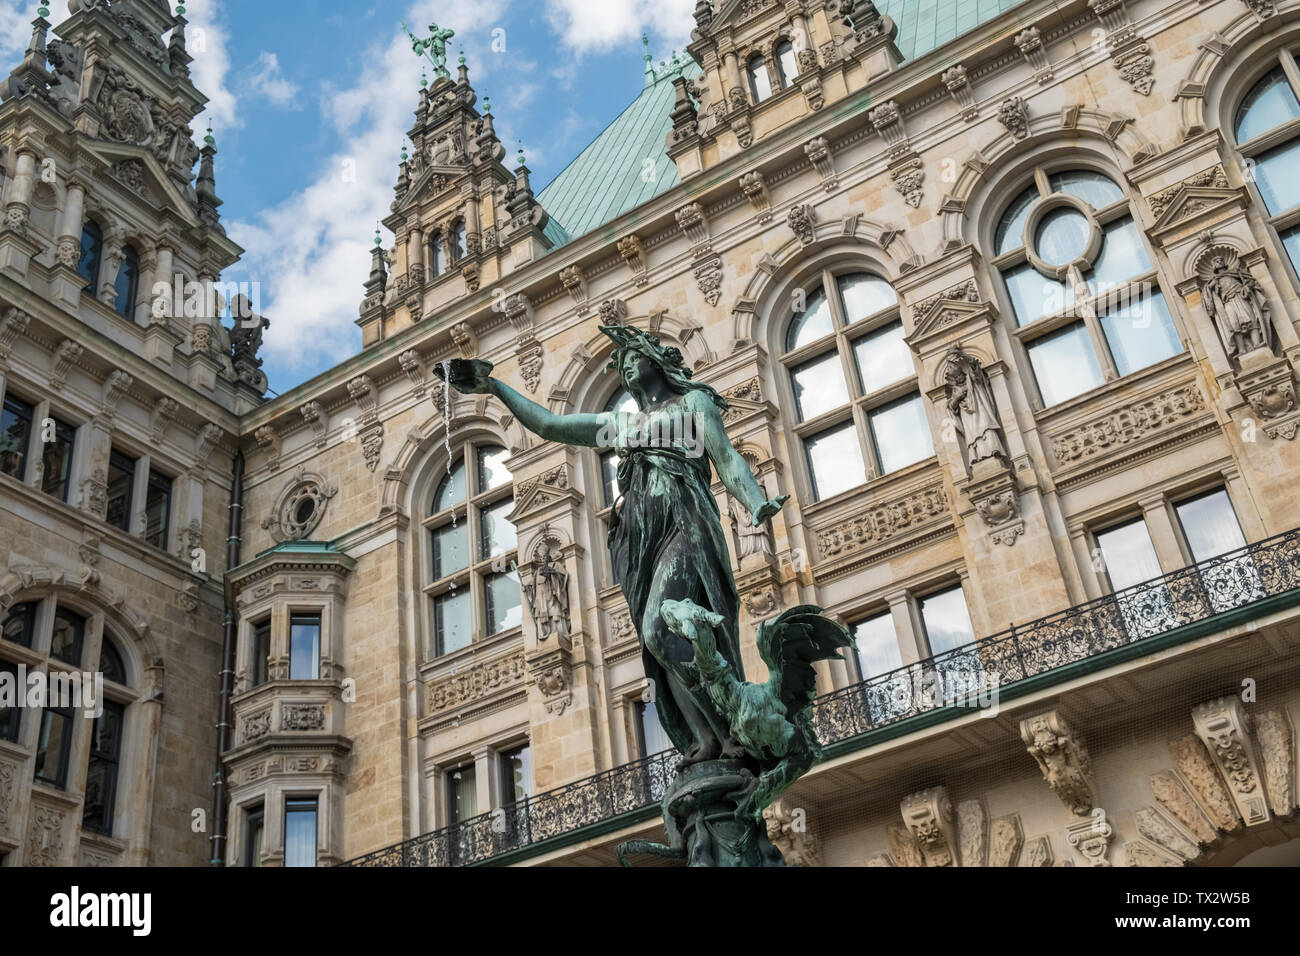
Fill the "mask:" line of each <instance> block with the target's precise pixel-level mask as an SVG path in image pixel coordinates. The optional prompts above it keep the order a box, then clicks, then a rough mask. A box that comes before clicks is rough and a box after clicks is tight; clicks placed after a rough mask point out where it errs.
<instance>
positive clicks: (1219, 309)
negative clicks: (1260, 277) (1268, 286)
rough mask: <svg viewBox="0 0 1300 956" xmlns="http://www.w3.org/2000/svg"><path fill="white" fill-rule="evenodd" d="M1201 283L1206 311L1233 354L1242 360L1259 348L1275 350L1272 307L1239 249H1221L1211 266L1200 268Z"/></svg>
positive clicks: (1230, 354)
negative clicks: (1245, 265)
mask: <svg viewBox="0 0 1300 956" xmlns="http://www.w3.org/2000/svg"><path fill="white" fill-rule="evenodd" d="M1200 287H1201V301H1202V302H1203V303H1205V311H1206V312H1207V313H1208V314H1209V316H1210V318H1212V319H1213V320H1214V324H1215V325H1216V326H1218V329H1219V334H1220V335H1221V336H1223V342H1224V345H1225V346H1226V347H1227V350H1228V356H1229V357H1230V358H1233V359H1238V360H1240V358H1241V356H1243V355H1245V354H1246V353H1247V352H1254V351H1257V350H1259V349H1268V350H1269V351H1270V352H1272V351H1273V320H1272V311H1273V310H1272V307H1271V306H1270V305H1269V304H1268V299H1267V297H1265V295H1264V289H1263V287H1261V286H1260V284H1259V282H1258V281H1257V280H1256V279H1255V277H1254V276H1253V275H1251V274H1250V272H1249V271H1248V270H1247V269H1245V268H1244V267H1243V266H1242V265H1241V260H1240V258H1239V257H1238V256H1237V254H1236V253H1232V252H1225V251H1222V250H1220V251H1217V252H1216V253H1215V254H1214V256H1213V257H1212V258H1211V259H1210V263H1209V268H1208V269H1207V268H1205V267H1202V268H1201V270H1200Z"/></svg>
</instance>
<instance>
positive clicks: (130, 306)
mask: <svg viewBox="0 0 1300 956" xmlns="http://www.w3.org/2000/svg"><path fill="white" fill-rule="evenodd" d="M139 288H140V253H138V252H136V251H135V246H130V245H127V246H123V247H122V264H121V265H120V266H118V269H117V278H116V279H115V280H114V281H113V289H114V291H115V292H116V293H117V296H116V298H115V299H114V300H113V308H114V310H116V312H117V314H118V315H123V316H126V317H127V318H128V319H129V318H132V317H133V313H134V312H135V297H136V293H137V292H138V291H139Z"/></svg>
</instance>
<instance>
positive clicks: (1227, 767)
mask: <svg viewBox="0 0 1300 956" xmlns="http://www.w3.org/2000/svg"><path fill="white" fill-rule="evenodd" d="M1192 722H1193V723H1194V724H1195V726H1196V735H1197V736H1198V737H1200V738H1201V741H1202V742H1203V743H1204V744H1205V747H1206V750H1207V751H1208V752H1209V754H1210V759H1211V760H1213V761H1214V765H1215V766H1216V767H1217V768H1218V770H1219V773H1220V774H1222V776H1223V779H1224V781H1225V782H1226V783H1227V784H1228V793H1229V794H1230V795H1231V797H1232V799H1233V802H1234V803H1235V804H1236V807H1237V812H1238V813H1240V814H1241V818H1242V819H1243V820H1244V821H1245V822H1246V826H1248V827H1251V826H1257V825H1259V824H1261V823H1268V822H1269V820H1271V819H1272V815H1271V814H1270V813H1269V809H1268V796H1267V794H1266V793H1265V792H1264V780H1263V776H1262V774H1261V764H1260V760H1259V757H1258V755H1257V754H1256V753H1255V744H1254V741H1253V740H1251V737H1250V724H1249V718H1248V716H1247V714H1246V712H1245V710H1244V709H1243V708H1242V706H1241V700H1240V699H1239V698H1238V697H1235V696H1234V697H1222V698H1220V699H1218V700H1213V701H1208V702H1206V703H1204V704H1198V705H1197V706H1196V707H1193V708H1192Z"/></svg>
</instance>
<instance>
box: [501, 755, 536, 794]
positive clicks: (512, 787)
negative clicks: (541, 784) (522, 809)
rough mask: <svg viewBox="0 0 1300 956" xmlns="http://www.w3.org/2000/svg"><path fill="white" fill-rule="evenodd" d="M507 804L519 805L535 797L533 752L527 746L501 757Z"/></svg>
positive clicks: (502, 778)
mask: <svg viewBox="0 0 1300 956" xmlns="http://www.w3.org/2000/svg"><path fill="white" fill-rule="evenodd" d="M501 782H502V783H503V784H505V802H506V803H518V802H520V801H521V800H525V799H527V798H528V797H531V796H532V795H533V751H532V748H531V747H529V746H528V745H527V744H524V745H523V746H522V747H516V748H515V749H514V750H507V751H506V752H505V753H503V754H502V755H501Z"/></svg>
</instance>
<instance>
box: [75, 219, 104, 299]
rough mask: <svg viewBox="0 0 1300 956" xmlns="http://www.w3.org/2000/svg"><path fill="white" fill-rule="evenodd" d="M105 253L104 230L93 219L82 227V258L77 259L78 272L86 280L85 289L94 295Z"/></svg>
mask: <svg viewBox="0 0 1300 956" xmlns="http://www.w3.org/2000/svg"><path fill="white" fill-rule="evenodd" d="M103 253H104V232H103V230H102V229H100V228H99V224H98V223H96V222H95V221H94V220H93V219H87V220H86V224H85V225H84V226H82V227H81V258H80V259H78V260H77V274H78V275H80V276H81V278H83V279H85V280H86V289H85V291H87V292H89V293H90V294H91V295H94V294H95V293H96V291H97V289H96V286H97V285H98V284H99V260H100V258H101V257H102V256H103Z"/></svg>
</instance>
